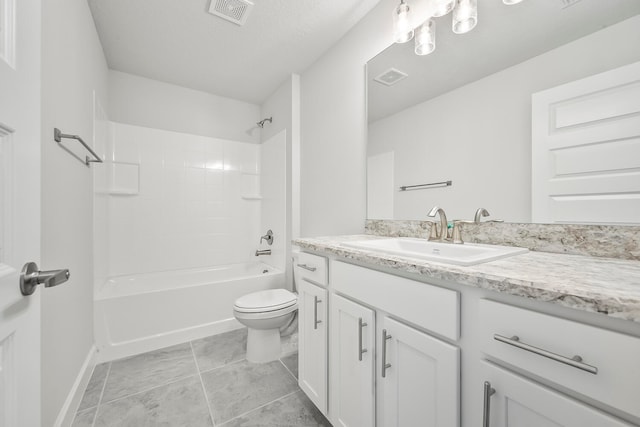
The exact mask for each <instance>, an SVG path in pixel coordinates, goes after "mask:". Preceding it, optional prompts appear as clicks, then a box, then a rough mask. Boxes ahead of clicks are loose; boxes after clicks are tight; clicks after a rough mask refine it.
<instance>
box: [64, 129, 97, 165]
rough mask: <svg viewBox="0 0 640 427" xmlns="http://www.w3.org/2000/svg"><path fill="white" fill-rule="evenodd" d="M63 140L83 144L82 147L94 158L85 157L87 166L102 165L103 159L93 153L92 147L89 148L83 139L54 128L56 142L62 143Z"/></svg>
mask: <svg viewBox="0 0 640 427" xmlns="http://www.w3.org/2000/svg"><path fill="white" fill-rule="evenodd" d="M62 138H64V139H75V140H76V141H79V142H80V144H82V146H83V147H84V148H86V149H87V150H88V151H89V152H90V153H91V155H92V156H93V157H94V158H93V159H92V158H91V157H89V156H86V157H85V161H84V164H85V165H87V166H89V163H102V159H101V158H100V156H98V155H97V154H96V152H95V151H93V150H92V149H91V147H89V145H88V144H87V143H86V142H84V141H83V140H82V138H80V136H79V135H68V134H66V133H62V131H61V130H60V129H58V128H54V129H53V139H55V141H56V142H60V141H61V140H62Z"/></svg>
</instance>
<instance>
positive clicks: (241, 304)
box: [233, 289, 298, 314]
mask: <svg viewBox="0 0 640 427" xmlns="http://www.w3.org/2000/svg"><path fill="white" fill-rule="evenodd" d="M297 303H298V297H297V296H296V294H294V293H292V292H289V291H288V290H286V289H268V290H266V291H259V292H253V293H250V294H248V295H244V296H242V297H240V298H238V299H237V300H236V302H235V304H234V305H233V310H234V311H235V312H237V313H244V314H250V313H256V314H257V313H267V312H274V311H282V313H279V314H286V313H290V312H291V311H293V310H295V309H296V308H297V305H298V304H297ZM272 314H275V313H272Z"/></svg>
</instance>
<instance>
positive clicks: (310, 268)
mask: <svg viewBox="0 0 640 427" xmlns="http://www.w3.org/2000/svg"><path fill="white" fill-rule="evenodd" d="M298 267H300V268H304V269H305V270H308V271H310V272H312V273H313V272H314V271H316V270H317V268H315V267H309V266H308V265H307V264H298Z"/></svg>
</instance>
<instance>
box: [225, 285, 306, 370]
mask: <svg viewBox="0 0 640 427" xmlns="http://www.w3.org/2000/svg"><path fill="white" fill-rule="evenodd" d="M297 309H298V296H297V295H296V294H294V293H293V292H290V291H288V290H286V289H269V290H266V291H260V292H253V293H251V294H248V295H245V296H242V297H240V298H238V299H237V300H236V302H235V304H234V305H233V314H234V316H235V317H236V319H238V321H239V322H240V323H242V324H243V325H245V326H246V327H247V328H248V329H249V334H248V336H247V360H248V361H249V362H253V363H265V362H271V361H272V360H277V359H278V358H280V328H281V327H283V326H285V325H287V324H288V323H289V322H290V321H291V320H292V318H293V316H294V315H295V313H296V310H297Z"/></svg>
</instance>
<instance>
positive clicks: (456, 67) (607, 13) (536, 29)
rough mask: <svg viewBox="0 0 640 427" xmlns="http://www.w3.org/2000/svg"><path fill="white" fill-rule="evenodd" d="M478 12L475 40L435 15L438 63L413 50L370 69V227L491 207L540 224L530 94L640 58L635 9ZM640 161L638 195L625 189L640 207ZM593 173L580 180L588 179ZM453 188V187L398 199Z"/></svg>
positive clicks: (593, 6) (618, 5) (639, 165)
mask: <svg viewBox="0 0 640 427" xmlns="http://www.w3.org/2000/svg"><path fill="white" fill-rule="evenodd" d="M416 1H417V0H416ZM478 3H479V11H478V25H477V27H476V28H475V29H474V30H473V31H471V32H469V33H467V34H464V35H456V34H453V33H452V31H451V15H447V16H444V17H442V18H435V20H436V23H437V33H436V49H435V51H434V52H433V53H431V54H430V55H427V56H418V55H416V54H415V53H414V45H413V42H410V43H405V44H393V45H392V46H390V47H389V48H387V49H386V50H385V51H383V52H382V53H380V54H379V55H377V56H376V57H375V58H373V59H372V60H371V61H369V62H368V64H367V73H368V77H367V86H368V115H369V117H368V146H367V157H368V165H367V169H368V172H367V175H368V176H367V187H368V190H367V191H368V206H367V217H368V218H369V219H413V220H416V219H418V220H424V219H426V215H427V212H428V211H429V209H430V208H431V207H433V206H434V205H438V206H441V207H443V208H444V209H445V210H446V212H447V216H448V217H449V218H451V219H454V218H456V219H457V218H460V219H473V216H474V213H475V211H476V209H478V208H480V207H484V208H486V209H487V210H488V211H489V212H490V213H491V216H490V217H488V218H486V219H503V220H505V221H509V222H531V220H532V190H531V187H532V154H531V152H532V124H531V123H532V107H531V105H532V101H531V100H532V95H533V94H535V93H539V92H541V91H545V90H548V89H550V88H554V87H557V86H560V85H565V84H567V83H569V82H573V81H576V80H579V79H583V78H586V77H588V76H593V75H596V74H599V73H603V72H607V71H609V70H613V69H616V68H619V67H622V66H625V65H628V64H632V63H634V62H637V61H640V15H639V14H640V1H638V0H611V1H609V0H608V1H602V0H581V1H579V2H577V3H574V4H573V5H571V6H569V7H564V6H565V3H566V2H563V1H561V0H535V1H534V0H525V1H523V2H521V3H519V4H517V5H513V6H506V5H504V4H503V2H502V1H500V0H483V1H480V2H478ZM409 4H411V2H410V1H409ZM392 68H393V69H396V70H399V71H401V72H403V73H406V74H407V77H405V78H403V79H401V80H399V81H398V83H396V84H395V85H391V86H388V85H385V84H381V83H379V82H377V81H375V80H374V79H375V78H376V77H379V76H380V75H383V74H384V73H385V72H386V71H387V70H389V69H392ZM635 85H636V86H634V87H635V88H636V89H637V87H640V76H638V79H637V81H636V83H635ZM632 86H633V85H632ZM634 90H635V89H634ZM634 105H635V104H634ZM630 108H632V111H635V113H633V114H630V115H629V114H627V115H625V117H626V119H631V120H633V121H634V123H635V124H634V126H635V129H638V128H640V122H639V120H640V107H638V106H637V105H636V106H631V107H630ZM634 108H635V110H633V109H634ZM611 125H612V126H616V124H615V123H612V124H611ZM589 126H590V125H589ZM587 130H588V129H587ZM636 132H637V131H636ZM589 144H591V142H589V143H586V142H585V144H583V145H585V146H587V145H589ZM629 144H630V145H629V146H630V147H631V148H630V150H631V151H626V152H627V153H628V152H632V153H633V152H635V153H638V152H639V151H638V150H639V149H640V132H637V133H636V134H635V139H634V138H629ZM627 148H628V147H627ZM634 150H635V151H634ZM583 151H584V150H583ZM614 151H615V150H614ZM611 153H613V151H612V152H611ZM603 155H604V156H606V155H615V153H613V154H608V153H604V154H603ZM637 158H638V160H637V161H636V162H635V165H634V164H633V162H626V164H625V165H624V171H623V173H631V174H635V175H629V177H630V179H631V181H634V180H635V181H634V182H635V190H634V189H633V188H631V187H633V184H634V182H631V185H630V187H629V188H625V189H624V190H620V191H624V192H625V193H626V196H625V197H629V198H630V200H631V199H635V200H636V201H635V202H634V203H638V201H639V199H640V155H638V156H637ZM619 167H620V168H623V166H619ZM596 169H597V168H596ZM585 170H586V169H584V170H582V171H581V172H579V173H576V174H574V175H575V176H573V178H575V179H580V178H581V177H588V176H589V173H588V172H585ZM534 175H535V174H534ZM449 180H451V181H452V185H451V186H441V187H434V188H427V189H419V190H418V189H416V190H411V189H409V190H408V191H400V187H401V186H411V185H416V184H426V183H432V182H442V181H449ZM592 190H593V191H592V193H593V194H597V193H598V190H597V189H596V188H593V189H592ZM636 206H637V205H636ZM588 208H589V205H585V207H584V209H588ZM576 209H577V208H576V207H574V210H576ZM638 217H639V219H638V220H637V221H628V218H627V219H625V220H624V221H611V220H606V219H603V220H600V219H599V218H598V217H597V215H596V216H595V217H594V215H591V217H590V218H591V219H588V220H585V219H584V218H582V217H580V216H579V215H578V216H576V217H575V218H573V219H572V218H570V217H566V216H565V217H563V218H562V221H558V222H569V223H571V222H575V223H578V222H586V223H599V222H600V223H627V224H628V223H640V215H638ZM543 221H544V222H548V221H547V220H543Z"/></svg>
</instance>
